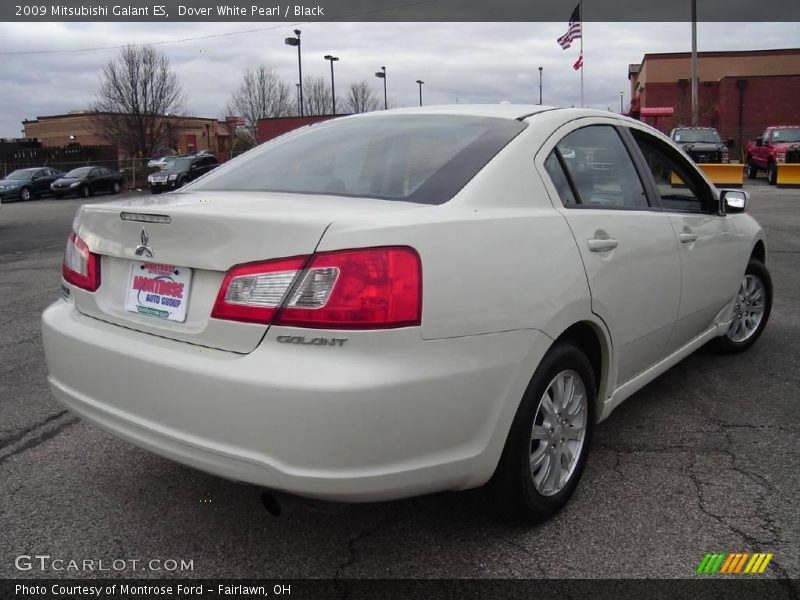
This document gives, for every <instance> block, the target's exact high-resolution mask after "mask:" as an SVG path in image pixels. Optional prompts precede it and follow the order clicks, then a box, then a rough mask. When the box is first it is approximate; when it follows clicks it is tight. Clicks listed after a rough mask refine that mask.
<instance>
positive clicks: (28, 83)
mask: <svg viewBox="0 0 800 600" xmlns="http://www.w3.org/2000/svg"><path fill="white" fill-rule="evenodd" d="M565 26H566V23H307V24H303V25H300V26H299V27H300V29H302V30H303V33H302V39H303V74H304V75H317V76H323V77H325V78H326V79H327V78H328V77H329V75H330V70H329V69H330V67H329V63H328V62H327V61H325V60H323V58H322V57H323V56H324V55H325V54H328V53H333V54H335V55H336V56H339V57H340V61H339V62H338V63H336V87H337V90H340V91H343V90H345V89H346V87H347V86H348V85H349V84H350V83H353V82H356V81H360V80H366V81H367V82H368V83H370V84H371V85H373V86H374V89H375V91H376V93H378V94H379V95H382V92H383V90H382V85H381V82H380V81H379V80H378V79H376V78H375V76H374V73H375V71H376V70H378V69H379V68H380V67H381V66H382V65H385V66H386V68H387V74H388V78H387V84H388V93H389V100H390V103H393V104H394V105H397V106H414V105H416V104H417V103H418V87H417V84H416V83H415V82H416V80H417V79H422V80H424V81H425V86H424V88H423V94H424V101H425V103H426V104H442V103H454V102H456V101H458V102H461V103H467V102H489V103H496V102H500V101H503V100H507V101H511V102H520V103H536V102H538V99H539V71H538V68H539V67H540V66H541V67H543V69H544V71H543V80H544V86H543V87H544V93H543V96H544V103H545V104H552V105H559V106H570V105H579V104H580V74H579V73H578V72H576V71H574V70H573V69H572V63H573V62H574V61H575V59H576V58H577V56H578V44H575V45H574V46H573V47H572V48H570V49H569V50H566V51H563V50H561V48H560V47H559V46H558V45H557V44H556V41H555V40H556V38H557V37H558V36H559V35H561V34H562V33H564V31H565ZM268 27H271V26H270V25H268V24H265V23H263V22H261V23H252V24H249V23H208V24H204V23H35V24H33V23H24V24H12V23H3V24H0V40H1V42H0V44H1V45H0V51H4V52H25V51H28V52H30V51H41V50H53V51H55V52H54V53H52V54H29V55H24V54H23V55H14V56H5V57H3V58H5V60H4V61H3V65H2V71H3V94H2V101H1V102H2V105H1V106H2V110H0V136H2V137H17V136H19V135H21V133H20V130H21V121H22V120H23V119H26V118H27V119H32V118H35V117H36V116H38V115H50V114H60V113H64V112H68V111H70V110H76V109H81V108H85V107H86V106H88V104H89V103H90V102H91V100H92V98H93V97H94V94H95V91H96V89H97V86H98V82H99V78H100V73H101V69H102V67H103V65H104V64H105V63H106V62H107V61H108V60H109V59H111V58H113V57H114V56H115V54H116V52H117V51H116V50H113V49H112V50H96V51H91V52H67V51H69V50H79V49H84V48H95V47H104V46H118V45H122V44H126V43H154V42H164V41H169V40H177V39H181V38H189V37H197V36H204V35H220V34H231V33H235V32H239V31H242V30H249V29H257V28H260V29H264V28H268ZM293 28H294V27H293V25H292V24H278V25H277V26H275V28H274V29H267V30H264V31H258V32H253V33H242V34H238V35H227V36H225V37H214V38H209V39H201V40H193V41H185V42H175V43H167V44H163V45H160V46H159V48H160V49H161V50H163V51H164V52H165V53H166V54H167V56H168V57H169V58H170V60H171V62H172V64H173V66H174V68H175V69H176V71H177V73H178V75H179V77H180V80H181V82H182V84H183V87H184V90H185V91H186V95H187V98H188V102H187V105H188V108H189V110H190V111H191V113H192V114H194V115H197V116H214V117H219V116H223V115H224V112H225V105H226V104H227V101H228V98H229V97H230V94H231V92H232V91H233V90H234V89H235V88H236V87H237V84H238V82H239V78H240V77H241V74H242V72H243V71H244V70H245V69H247V68H249V67H253V66H256V65H258V64H260V63H266V64H268V65H270V66H271V67H273V68H275V70H276V71H277V72H278V73H279V75H280V76H281V77H283V78H284V79H285V80H286V81H287V82H289V83H295V82H296V81H297V54H296V52H295V50H294V48H291V47H289V46H286V45H284V43H283V38H284V37H286V36H287V35H291V30H292V29H293ZM584 31H585V36H584V47H585V48H584V64H585V71H584V84H585V101H586V104H587V105H588V106H593V107H596V108H611V109H614V110H616V109H618V108H619V92H620V91H623V92H624V94H625V101H626V103H627V101H628V90H629V85H628V80H627V68H628V64H629V63H633V62H639V61H640V60H641V58H642V55H643V54H644V53H646V52H676V51H687V50H689V47H690V25H689V24H688V23H596V22H589V23H585V24H584ZM732 32H735V35H734V34H732ZM797 46H800V33H799V32H798V29H797V26H796V23H742V24H732V23H701V24H699V25H698V48H699V50H701V51H703V50H736V49H762V48H787V47H797Z"/></svg>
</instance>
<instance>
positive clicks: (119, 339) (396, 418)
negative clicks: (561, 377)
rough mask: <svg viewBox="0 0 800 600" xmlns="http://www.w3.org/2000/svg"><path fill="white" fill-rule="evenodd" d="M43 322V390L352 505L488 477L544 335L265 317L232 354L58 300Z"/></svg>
mask: <svg viewBox="0 0 800 600" xmlns="http://www.w3.org/2000/svg"><path fill="white" fill-rule="evenodd" d="M42 325H43V340H44V348H45V354H46V358H47V363H48V368H49V372H50V375H49V378H48V380H49V382H50V385H51V388H52V391H53V393H54V395H55V396H56V398H58V399H59V400H60V401H61V402H62V403H63V404H65V405H66V406H67V407H68V408H69V409H70V410H71V411H73V412H75V413H76V414H78V415H80V416H81V417H83V418H84V419H86V420H87V421H91V422H92V423H95V424H96V425H98V426H99V427H101V428H102V429H105V430H106V431H109V432H110V433H112V434H113V435H115V436H118V437H120V438H123V439H125V440H128V441H129V442H132V443H134V444H136V445H138V446H141V447H143V448H146V449H148V450H150V451H152V452H155V453H157V454H160V455H162V456H165V457H168V458H170V459H173V460H176V461H178V462H181V463H183V464H186V465H189V466H191V467H194V468H197V469H200V470H203V471H207V472H209V473H213V474H215V475H219V476H221V477H225V478H228V479H233V480H238V481H245V482H249V483H253V484H257V485H261V486H264V487H267V488H271V489H276V490H283V491H286V492H290V493H294V494H298V495H302V496H308V497H314V498H320V499H325V500H337V501H347V502H358V501H373V500H386V499H392V498H399V497H405V496H413V495H419V494H424V493H429V492H434V491H441V490H449V489H464V488H468V487H475V486H478V485H481V484H482V483H484V482H485V481H486V480H487V479H488V478H489V477H490V476H491V474H492V472H493V471H494V468H495V466H496V464H497V461H498V459H499V456H500V453H501V452H502V447H503V444H504V442H505V436H506V434H507V431H508V427H509V425H510V422H511V419H512V418H513V414H514V411H515V410H516V407H517V404H518V402H519V399H520V398H521V396H522V392H523V390H524V387H525V385H526V384H527V382H528V380H529V378H530V376H531V374H532V371H533V367H535V365H536V364H537V362H538V360H539V359H540V358H541V355H543V353H544V352H545V351H546V348H547V346H548V345H549V338H547V337H546V336H545V335H544V334H542V333H540V332H536V331H516V332H507V333H498V334H492V335H482V336H472V337H464V338H455V339H449V340H437V341H423V340H421V339H420V337H419V331H418V330H417V329H415V328H411V329H405V330H395V331H388V332H336V337H340V338H341V337H346V338H348V342H347V344H346V345H344V346H333V347H331V346H316V345H301V344H287V343H279V342H278V341H277V338H278V336H281V335H286V334H287V333H291V334H293V335H298V333H299V334H300V335H302V334H303V333H306V334H310V337H316V336H319V335H323V336H324V335H325V333H324V332H319V331H316V332H307V331H306V332H304V331H303V330H298V329H293V330H289V329H282V330H280V329H279V328H276V327H273V328H272V329H271V330H270V332H269V333H268V335H267V337H266V338H265V340H264V341H263V342H262V343H261V345H260V346H259V347H258V348H257V349H256V350H255V351H254V352H252V353H250V354H247V355H240V354H234V353H230V352H224V351H218V350H211V349H208V348H202V347H199V346H194V345H191V344H186V343H182V342H175V341H172V340H166V339H163V338H159V337H156V336H152V335H148V334H143V333H139V332H134V331H130V330H128V329H125V328H123V327H119V326H115V325H110V324H107V323H105V322H102V321H99V320H97V319H93V318H90V317H86V316H84V315H81V314H80V313H78V311H77V310H75V308H74V305H73V304H71V303H69V302H64V301H58V302H56V303H54V304H53V305H52V306H51V307H49V308H48V309H47V310H46V311H45V312H44V314H43V317H42ZM531 361H535V362H531ZM523 365H525V366H523ZM531 365H533V367H532V366H531Z"/></svg>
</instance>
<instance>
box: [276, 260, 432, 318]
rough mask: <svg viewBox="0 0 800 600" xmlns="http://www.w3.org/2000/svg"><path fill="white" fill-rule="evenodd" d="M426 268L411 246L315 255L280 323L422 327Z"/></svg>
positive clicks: (289, 300) (280, 315)
mask: <svg viewBox="0 0 800 600" xmlns="http://www.w3.org/2000/svg"><path fill="white" fill-rule="evenodd" d="M421 318H422V266H421V264H420V259H419V255H418V254H417V253H416V251H415V250H413V249H412V248H408V247H402V246H401V247H387V248H364V249H358V250H345V251H336V252H325V253H321V254H315V255H314V256H313V257H312V258H311V262H310V264H309V265H308V267H307V269H306V273H305V275H304V277H303V279H302V280H301V282H300V284H299V285H298V286H297V289H296V290H295V291H294V292H293V293H292V296H291V298H289V299H288V301H287V302H286V304H285V306H284V307H283V309H281V311H280V313H278V317H277V319H276V321H275V323H276V324H280V325H290V326H294V327H312V328H326V329H327V328H330V329H389V328H394V327H409V326H412V325H419V324H420V322H421Z"/></svg>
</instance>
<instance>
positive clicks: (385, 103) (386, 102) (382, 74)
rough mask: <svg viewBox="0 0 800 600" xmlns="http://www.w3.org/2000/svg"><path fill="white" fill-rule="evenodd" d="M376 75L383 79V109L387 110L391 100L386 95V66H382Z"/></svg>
mask: <svg viewBox="0 0 800 600" xmlns="http://www.w3.org/2000/svg"><path fill="white" fill-rule="evenodd" d="M375 77H377V78H378V79H383V110H387V109H388V108H389V100H388V96H387V95H386V67H381V70H380V71H378V72H377V73H375Z"/></svg>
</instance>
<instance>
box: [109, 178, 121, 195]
mask: <svg viewBox="0 0 800 600" xmlns="http://www.w3.org/2000/svg"><path fill="white" fill-rule="evenodd" d="M121 191H122V186H121V185H120V183H119V181H115V182H114V185H112V186H111V192H112V193H114V194H119V193H120V192H121Z"/></svg>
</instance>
